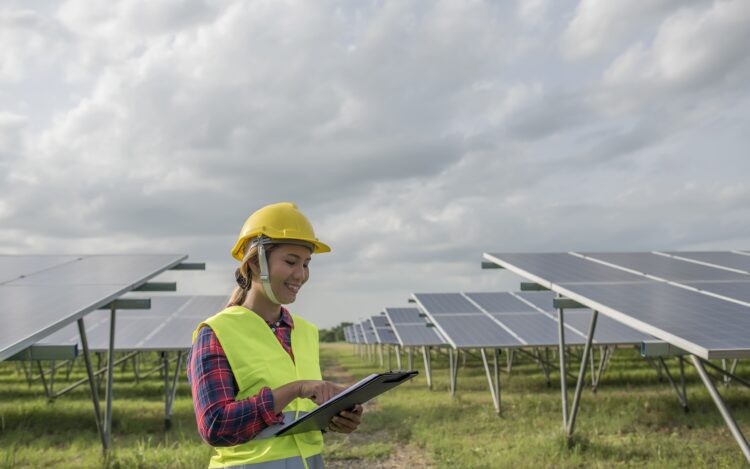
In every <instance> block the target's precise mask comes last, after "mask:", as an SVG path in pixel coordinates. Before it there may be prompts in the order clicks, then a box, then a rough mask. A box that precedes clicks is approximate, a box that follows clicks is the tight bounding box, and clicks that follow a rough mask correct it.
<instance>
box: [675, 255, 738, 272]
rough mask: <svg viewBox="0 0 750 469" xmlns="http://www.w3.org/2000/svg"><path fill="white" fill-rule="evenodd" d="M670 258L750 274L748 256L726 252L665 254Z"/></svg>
mask: <svg viewBox="0 0 750 469" xmlns="http://www.w3.org/2000/svg"><path fill="white" fill-rule="evenodd" d="M666 254H670V255H672V256H676V257H681V258H684V259H690V260H694V261H699V262H705V263H708V264H714V265H718V266H721V267H729V268H730V269H739V270H743V271H745V272H750V256H747V255H744V254H737V253H734V252H726V251H700V252H674V251H672V252H667V253H666Z"/></svg>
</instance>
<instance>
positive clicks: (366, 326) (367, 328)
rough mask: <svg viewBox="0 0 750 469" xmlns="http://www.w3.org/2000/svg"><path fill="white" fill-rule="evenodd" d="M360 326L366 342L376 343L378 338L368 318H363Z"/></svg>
mask: <svg viewBox="0 0 750 469" xmlns="http://www.w3.org/2000/svg"><path fill="white" fill-rule="evenodd" d="M360 327H362V331H363V334H364V338H365V343H366V344H377V343H378V338H377V337H376V336H375V330H374V329H373V327H372V324H370V320H369V319H365V320H364V321H362V322H361V323H360Z"/></svg>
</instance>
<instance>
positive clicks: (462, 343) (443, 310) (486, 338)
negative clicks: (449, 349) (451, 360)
mask: <svg viewBox="0 0 750 469" xmlns="http://www.w3.org/2000/svg"><path fill="white" fill-rule="evenodd" d="M413 296H414V298H415V299H416V301H417V304H418V305H419V306H420V308H422V310H423V311H424V312H425V314H427V315H428V316H429V317H430V320H431V321H432V322H433V323H434V324H435V326H436V327H437V328H438V329H439V330H440V332H441V333H442V335H443V336H445V338H446V339H447V340H448V341H449V342H450V343H451V344H452V345H453V346H454V347H456V348H475V347H496V348H500V347H514V346H518V345H522V344H521V342H519V341H518V339H516V338H515V337H513V335H511V334H510V333H508V332H507V331H506V330H505V329H503V328H502V327H501V326H500V325H499V324H498V323H497V322H495V321H494V320H493V319H492V318H491V317H490V316H489V315H487V314H485V313H483V312H482V311H481V310H480V309H479V308H477V307H476V306H474V305H473V304H472V303H471V302H470V301H469V300H467V299H466V298H465V297H464V296H463V295H461V294H460V293H429V294H425V293H415V294H414V295H413Z"/></svg>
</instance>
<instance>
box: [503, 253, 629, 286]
mask: <svg viewBox="0 0 750 469" xmlns="http://www.w3.org/2000/svg"><path fill="white" fill-rule="evenodd" d="M490 256H493V257H495V258H497V259H499V260H502V261H504V262H507V263H508V264H511V265H513V266H515V267H517V268H519V269H521V270H523V271H525V272H527V273H529V274H531V275H534V276H536V277H539V278H540V279H543V280H544V281H546V282H551V283H564V282H565V283H569V282H585V283H593V282H605V283H611V282H639V281H642V280H643V277H641V276H639V275H636V274H631V273H628V272H623V271H621V270H617V269H615V268H612V267H607V266H604V265H601V264H597V263H595V262H591V261H588V260H585V259H581V258H579V257H576V256H573V255H572V254H568V253H542V254H514V253H491V254H490ZM531 280H534V281H536V279H531Z"/></svg>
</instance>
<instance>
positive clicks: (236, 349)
mask: <svg viewBox="0 0 750 469" xmlns="http://www.w3.org/2000/svg"><path fill="white" fill-rule="evenodd" d="M330 250H331V249H330V248H329V247H328V246H327V245H325V244H323V243H321V242H320V241H318V239H317V238H316V237H315V233H314V231H313V228H312V225H311V224H310V222H309V221H308V220H307V218H306V217H305V216H304V215H303V214H302V213H301V212H300V211H299V210H298V209H297V207H296V206H295V205H294V204H291V203H278V204H272V205H268V206H266V207H263V208H261V209H260V210H258V211H257V212H255V213H253V214H252V215H251V216H250V218H248V219H247V221H246V222H245V224H244V226H243V227H242V231H241V233H240V237H239V239H238V240H237V243H236V244H235V246H234V249H233V250H232V256H233V257H234V258H235V259H237V260H238V261H240V266H239V268H238V269H237V271H236V273H235V277H236V280H237V288H235V290H234V293H233V294H232V296H231V298H230V300H229V303H228V305H227V308H225V309H224V310H223V311H221V312H219V313H218V314H216V315H215V316H212V317H210V318H208V319H206V320H205V321H204V322H202V323H201V324H200V325H199V326H198V328H197V329H196V331H195V332H194V333H193V347H192V350H191V351H190V355H189V357H188V364H189V365H188V380H189V382H190V384H191V388H192V392H193V405H194V407H195V415H196V417H197V420H198V430H199V432H200V434H201V437H202V438H203V439H204V440H205V441H206V442H207V443H208V444H209V445H211V446H212V447H213V448H214V454H213V456H212V458H211V462H210V464H209V467H210V468H215V467H234V468H237V467H246V466H247V467H252V468H254V469H256V468H257V469H259V468H264V469H265V468H295V469H297V468H300V469H301V468H309V469H313V468H315V469H317V468H322V467H323V460H322V458H321V456H320V453H321V451H322V450H323V436H322V434H321V432H320V431H312V432H306V433H301V434H297V435H289V436H283V437H273V431H274V430H275V429H276V428H278V424H281V423H283V422H289V421H293V420H294V419H296V418H297V417H299V416H301V415H304V414H305V413H306V412H309V411H311V410H312V409H314V408H315V407H316V405H318V404H321V403H323V402H325V401H326V400H328V399H329V398H331V397H332V396H334V395H336V394H338V393H339V392H341V391H342V390H343V389H345V388H344V387H342V386H339V385H337V384H334V383H331V382H328V381H323V380H322V379H321V375H320V364H319V360H318V330H317V328H316V327H315V326H314V325H313V324H311V323H309V322H307V321H306V320H304V319H302V318H301V317H299V316H296V315H294V314H290V313H289V311H287V309H286V308H284V307H283V306H282V305H285V304H289V303H293V302H294V300H295V299H296V297H297V294H298V293H299V290H300V289H301V288H302V286H303V285H304V284H305V282H307V280H308V278H309V275H310V274H309V270H308V264H309V263H310V258H311V255H312V254H313V253H316V254H317V253H324V252H329V251H330ZM361 415H362V407H361V406H357V407H356V408H355V409H354V410H353V411H351V412H346V411H345V412H341V413H340V414H339V415H338V416H336V417H334V418H333V421H332V422H331V425H330V427H329V430H331V431H337V432H342V433H349V432H352V431H354V430H355V429H356V428H357V426H359V424H360V419H361Z"/></svg>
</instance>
